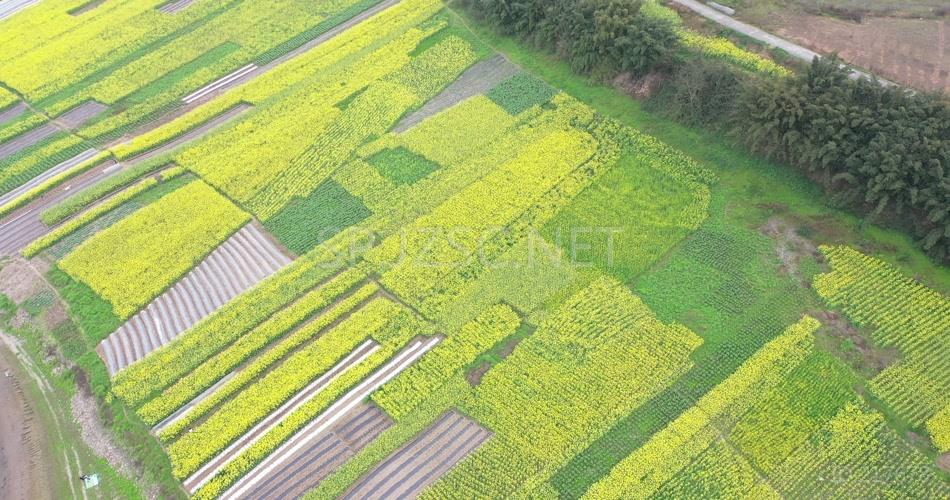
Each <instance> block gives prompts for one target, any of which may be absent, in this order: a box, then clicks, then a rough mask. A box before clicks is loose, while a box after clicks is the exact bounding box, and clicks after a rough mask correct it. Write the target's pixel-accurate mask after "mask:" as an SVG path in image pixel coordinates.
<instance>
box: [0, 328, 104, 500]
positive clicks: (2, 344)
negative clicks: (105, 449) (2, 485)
mask: <svg viewBox="0 0 950 500" xmlns="http://www.w3.org/2000/svg"><path fill="white" fill-rule="evenodd" d="M0 355H2V356H3V357H4V358H5V359H6V362H7V363H9V365H8V366H12V367H15V368H19V369H20V371H19V372H17V371H16V369H10V368H4V369H3V371H0V376H3V377H5V376H6V370H7V369H9V370H10V372H11V374H15V373H20V374H21V375H20V379H19V380H20V381H21V383H28V382H27V381H26V379H27V377H28V378H29V379H32V381H33V383H35V384H36V387H37V389H38V390H39V393H40V395H41V396H42V400H37V401H35V403H36V404H40V405H44V406H45V408H46V409H47V410H48V412H49V414H50V415H51V418H52V419H53V423H52V426H51V427H53V428H54V429H45V431H40V435H42V436H44V439H53V440H55V441H56V442H57V443H59V444H60V446H63V447H64V448H63V450H62V452H63V460H62V462H57V461H55V460H53V459H52V457H51V456H50V455H47V456H46V457H45V458H43V457H40V458H39V459H37V460H39V461H40V463H43V464H56V469H57V470H49V471H42V476H41V477H43V478H44V481H46V484H47V487H49V485H51V484H52V483H50V481H51V480H52V478H53V475H54V474H65V476H66V483H67V484H68V485H69V493H70V497H71V498H77V499H78V498H82V499H83V500H86V499H88V495H87V493H86V490H85V489H83V488H81V487H79V486H78V485H77V483H78V482H79V480H78V477H76V475H75V474H73V470H74V469H75V470H78V469H79V467H80V464H81V461H80V459H79V453H78V452H77V451H76V449H75V448H73V447H72V446H69V445H67V444H66V441H65V439H64V436H63V426H64V425H67V422H65V421H64V420H63V417H62V416H60V415H59V414H58V413H57V411H56V408H55V407H54V406H53V404H52V402H51V401H50V399H49V394H52V393H53V388H52V387H50V385H49V384H48V383H47V382H46V380H45V379H43V376H42V375H41V374H40V373H38V372H37V371H36V368H35V367H34V366H32V364H31V361H30V360H29V357H28V355H27V354H26V353H25V352H23V351H22V349H21V347H20V344H19V341H18V340H17V339H15V338H14V337H11V336H9V335H7V334H6V333H4V332H2V331H0ZM24 373H25V374H24ZM4 411H5V407H4ZM5 417H6V415H5V414H4V418H5ZM54 431H55V432H54ZM62 464H65V467H63V465H62ZM63 468H64V469H65V471H63V470H62V469H63ZM0 498H6V497H0ZM29 498H31V500H32V498H52V495H50V496H48V497H42V496H40V497H29Z"/></svg>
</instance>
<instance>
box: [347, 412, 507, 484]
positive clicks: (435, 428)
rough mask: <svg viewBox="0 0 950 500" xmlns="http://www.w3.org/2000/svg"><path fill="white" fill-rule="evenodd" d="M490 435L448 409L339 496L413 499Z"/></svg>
mask: <svg viewBox="0 0 950 500" xmlns="http://www.w3.org/2000/svg"><path fill="white" fill-rule="evenodd" d="M490 436H491V432H489V431H488V430H486V429H485V428H484V427H482V426H480V425H478V423H477V422H475V421H473V420H471V419H469V418H468V417H466V416H464V415H462V414H460V413H458V412H457V411H454V410H453V411H450V412H448V413H446V414H445V415H444V416H443V417H442V418H441V419H439V421H438V422H436V423H435V424H433V425H431V426H430V427H429V428H428V429H426V430H425V431H424V432H423V433H422V434H420V435H419V436H418V437H417V438H416V439H414V440H413V441H411V442H410V443H408V444H407V445H406V446H404V447H403V448H401V449H400V450H399V451H397V452H396V453H393V454H392V455H390V456H389V457H388V458H386V460H384V461H383V462H382V463H380V464H379V465H378V466H376V468H375V469H373V470H372V471H371V472H370V473H369V474H367V475H366V477H364V478H363V479H362V480H361V481H359V482H358V483H356V484H355V485H354V486H353V487H352V488H351V489H350V490H349V491H348V492H347V493H346V495H344V496H343V498H344V499H345V500H356V499H378V498H381V499H387V498H414V497H416V496H418V495H419V493H421V492H422V490H423V489H425V487H426V486H428V485H429V484H431V483H433V482H435V481H436V480H437V479H439V478H440V477H442V475H443V474H445V473H446V472H448V470H449V469H451V468H452V467H453V466H454V465H455V464H456V463H458V461H459V460H461V459H462V458H464V457H465V456H466V455H468V454H469V453H471V452H472V450H474V449H475V448H478V446H479V445H481V444H482V443H483V442H485V440H486V439H488V438H489V437H490Z"/></svg>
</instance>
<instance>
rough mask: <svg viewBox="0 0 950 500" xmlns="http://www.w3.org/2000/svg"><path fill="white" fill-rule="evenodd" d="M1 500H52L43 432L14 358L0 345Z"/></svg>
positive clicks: (46, 449)
mask: <svg viewBox="0 0 950 500" xmlns="http://www.w3.org/2000/svg"><path fill="white" fill-rule="evenodd" d="M0 408H2V410H0V498H4V499H9V500H21V499H22V500H28V499H34V498H52V497H53V495H52V492H51V489H50V485H49V484H48V482H47V480H46V479H47V478H48V477H49V474H48V471H47V470H46V464H48V463H49V462H50V459H49V456H48V455H49V452H48V445H47V443H46V441H45V439H44V436H45V432H44V430H43V429H42V428H41V427H40V426H39V423H38V421H37V420H36V419H35V418H34V413H33V408H32V407H31V406H30V403H29V401H28V400H27V397H26V394H25V393H24V391H23V386H22V381H21V376H20V375H19V373H18V370H17V368H16V361H15V356H14V355H13V353H12V352H10V351H9V350H8V349H7V348H6V347H5V346H3V345H0Z"/></svg>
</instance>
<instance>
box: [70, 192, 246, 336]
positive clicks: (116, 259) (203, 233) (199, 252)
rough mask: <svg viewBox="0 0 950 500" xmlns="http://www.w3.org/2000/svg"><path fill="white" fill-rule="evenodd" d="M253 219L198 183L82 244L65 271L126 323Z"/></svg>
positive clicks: (164, 198) (71, 254)
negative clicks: (104, 301) (105, 301)
mask: <svg viewBox="0 0 950 500" xmlns="http://www.w3.org/2000/svg"><path fill="white" fill-rule="evenodd" d="M249 218H250V217H249V216H248V215H247V214H246V213H244V212H242V211H241V210H240V209H239V208H237V207H236V206H234V204H232V203H231V202H230V201H228V200H227V199H226V198H224V197H223V196H221V195H219V194H218V193H217V192H216V191H215V190H214V189H212V188H211V187H209V186H208V185H207V184H205V183H203V182H201V181H193V182H191V183H189V184H187V185H185V186H184V187H181V188H179V189H177V190H175V191H174V192H172V193H170V194H167V195H165V196H163V197H162V198H161V199H159V200H158V201H156V202H155V203H153V204H151V205H148V206H146V207H145V208H142V209H141V210H139V211H137V212H135V213H134V214H132V215H131V216H129V217H126V218H125V219H122V220H121V221H119V222H118V223H117V224H115V225H113V226H111V227H109V228H108V229H106V230H105V231H102V232H101V233H98V234H96V235H95V236H93V237H92V238H90V239H88V240H86V241H85V242H84V243H83V244H82V245H80V246H78V247H77V248H76V249H75V250H73V251H72V252H71V253H70V254H69V255H67V256H66V258H64V259H63V260H62V261H60V266H61V268H62V269H63V270H64V271H66V272H67V273H69V274H70V275H71V276H73V278H75V279H77V280H80V281H83V282H84V283H86V284H87V285H89V286H90V287H91V288H92V289H93V290H95V291H96V293H98V294H99V295H100V296H101V297H102V298H104V299H106V300H108V301H109V302H110V303H112V306H113V308H114V310H115V313H116V316H118V317H120V318H122V319H125V318H129V317H131V316H132V315H133V314H134V313H136V312H138V311H139V309H141V308H142V307H144V306H146V305H148V304H149V303H150V302H151V301H152V300H153V299H154V298H155V297H157V296H158V295H160V294H161V293H162V292H164V291H165V290H166V289H167V288H168V287H169V286H170V285H172V284H174V283H175V282H177V281H178V280H179V279H180V278H181V277H182V276H184V275H185V274H186V273H187V272H188V271H190V270H191V268H193V267H194V266H195V265H196V264H197V263H198V262H200V261H201V260H203V259H204V258H205V257H206V256H207V255H208V254H210V253H211V252H212V251H213V250H214V249H215V248H217V246H218V245H219V244H220V243H221V242H223V241H224V240H226V239H227V238H228V237H230V236H231V235H232V234H233V233H235V232H236V231H237V230H238V229H240V228H241V227H242V226H244V224H245V223H246V222H247V221H248V219H249Z"/></svg>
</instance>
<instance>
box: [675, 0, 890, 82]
mask: <svg viewBox="0 0 950 500" xmlns="http://www.w3.org/2000/svg"><path fill="white" fill-rule="evenodd" d="M673 2H675V3H678V4H680V5H682V6H684V7H686V8H688V9H690V10H692V11H693V12H695V13H697V14H699V15H701V16H703V17H705V18H706V19H709V20H710V21H715V22H716V23H719V24H721V25H722V26H725V27H727V28H729V29H731V30H733V31H735V32H738V33H742V34H743V35H746V36H748V37H751V38H754V39H756V40H758V41H760V42H762V43H765V44H767V45H771V46H773V47H778V48H780V49H782V50H784V51H785V52H788V53H789V54H790V55H792V56H793V57H796V58H798V59H801V60H803V61H805V62H808V63H810V62H812V60H814V59H815V58H816V57H822V55H821V54H819V53H817V52H815V51H813V50H810V49H807V48H805V47H802V46H801V45H798V44H796V43H793V42H790V41H788V40H786V39H784V38H780V37H777V36H775V35H773V34H771V33H769V32H767V31H763V30H761V29H759V28H756V27H755V26H752V25H751V24H746V23H744V22H742V21H739V20H737V19H733V18H731V17H729V16H727V15H725V14H723V13H722V12H719V11H718V10H715V9H713V8H712V7H709V6H707V5H704V4H702V3H700V2H697V1H696V0H673ZM851 77H852V78H855V79H857V78H871V75H869V74H867V73H865V72H863V71H858V70H855V69H853V70H851ZM878 81H879V82H881V84H882V85H887V86H890V85H896V84H895V83H894V82H890V81H887V80H884V79H882V78H880V77H878Z"/></svg>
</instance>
